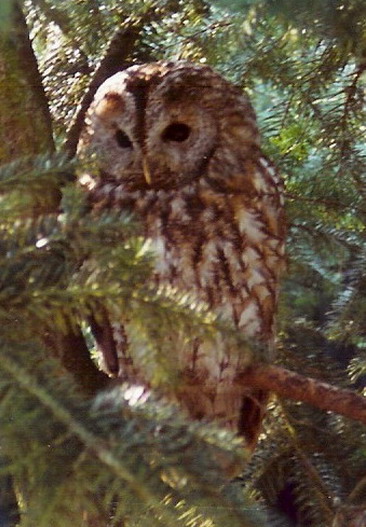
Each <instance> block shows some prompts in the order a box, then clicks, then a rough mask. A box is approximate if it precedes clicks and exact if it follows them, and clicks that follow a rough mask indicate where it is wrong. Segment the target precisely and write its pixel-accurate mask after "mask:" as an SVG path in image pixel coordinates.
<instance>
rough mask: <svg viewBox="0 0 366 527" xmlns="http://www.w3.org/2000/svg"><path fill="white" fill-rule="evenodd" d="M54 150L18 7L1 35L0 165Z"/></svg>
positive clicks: (21, 15) (47, 112) (34, 65)
mask: <svg viewBox="0 0 366 527" xmlns="http://www.w3.org/2000/svg"><path fill="white" fill-rule="evenodd" d="M53 148H54V145H53V138H52V124H51V117H50V113H49V109H48V103H47V99H46V96H45V93H44V90H43V86H42V79H41V76H40V73H39V70H38V66H37V61H36V58H35V55H34V53H33V49H32V46H31V42H30V40H29V34H28V28H27V24H26V21H25V19H24V15H23V13H22V10H21V8H20V6H19V4H18V3H15V4H14V6H13V9H12V13H11V21H10V28H9V30H8V31H6V32H3V33H2V34H0V164H1V163H7V162H10V161H12V160H14V159H16V158H19V157H22V156H28V155H32V154H37V153H40V152H45V151H52V150H53Z"/></svg>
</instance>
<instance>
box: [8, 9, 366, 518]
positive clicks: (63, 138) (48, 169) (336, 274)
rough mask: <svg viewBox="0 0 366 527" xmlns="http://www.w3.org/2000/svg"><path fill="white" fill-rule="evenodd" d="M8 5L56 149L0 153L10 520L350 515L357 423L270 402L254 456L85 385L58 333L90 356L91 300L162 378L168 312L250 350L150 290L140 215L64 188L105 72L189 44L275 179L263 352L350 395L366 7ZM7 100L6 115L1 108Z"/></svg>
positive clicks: (360, 249) (363, 307)
mask: <svg viewBox="0 0 366 527" xmlns="http://www.w3.org/2000/svg"><path fill="white" fill-rule="evenodd" d="M18 4H19V2H16V1H15V0H14V1H10V0H7V1H3V3H2V4H1V6H0V16H2V17H3V18H2V23H1V25H0V30H1V31H2V34H3V35H9V32H10V35H12V33H11V31H12V23H13V22H12V18H11V10H12V9H13V8H14V6H15V5H18ZM21 4H22V5H21V7H22V9H23V12H24V15H25V17H26V21H27V24H28V28H29V33H30V36H31V38H32V45H33V50H34V51H35V56H36V60H37V64H38V68H39V70H40V72H41V74H42V78H43V87H44V90H45V93H46V96H47V99H48V102H49V107H50V111H51V114H52V125H53V134H54V137H53V139H54V142H55V145H56V150H57V152H58V153H56V154H52V153H50V152H49V151H48V152H42V151H40V152H39V153H38V155H34V151H29V155H26V152H23V151H22V152H21V154H22V155H21V157H20V158H19V157H18V156H17V155H16V152H14V153H13V155H12V157H11V158H10V159H9V157H6V158H4V159H1V160H0V161H1V167H0V200H1V201H0V247H1V251H0V269H1V272H0V328H1V330H0V394H1V395H0V428H1V439H0V446H1V459H0V466H1V469H0V477H1V478H2V483H1V491H2V492H1V493H0V499H1V503H0V520H1V521H2V522H3V524H4V525H9V526H13V525H19V526H20V527H28V526H29V527H35V526H37V527H42V526H44V527H46V526H50V525H52V527H53V526H55V527H57V526H62V527H65V526H68V525H70V526H71V525H73V526H74V525H75V526H79V525H80V526H83V525H85V526H92V527H99V526H107V525H110V526H124V527H138V526H139V527H140V526H141V527H146V526H148V525H149V526H150V525H153V526H155V525H156V526H159V527H160V526H162V527H165V526H168V525H169V526H171V525H178V526H187V527H188V526H190V527H191V526H192V527H206V526H207V527H209V526H220V527H225V526H228V527H229V526H230V527H236V526H238V527H239V526H240V527H245V526H248V527H254V526H256V527H260V526H265V525H266V526H277V527H280V526H290V527H307V526H310V527H340V526H341V525H342V526H346V525H347V526H357V527H360V526H361V525H364V523H362V522H363V521H366V520H365V508H366V506H365V500H366V480H365V466H366V453H365V452H366V450H365V444H366V443H365V431H364V430H363V429H362V427H361V426H360V425H359V424H357V423H354V422H351V421H349V420H346V419H345V418H341V417H339V416H336V415H334V414H330V413H327V412H323V411H319V410H316V409H314V408H312V407H309V406H307V405H305V404H300V403H294V402H289V401H286V400H280V399H278V398H273V401H272V403H271V408H270V411H269V412H268V416H267V418H266V422H265V427H264V433H263V436H262V439H261V441H260V444H259V446H258V448H257V450H256V452H255V455H254V457H253V458H252V459H251V461H250V462H249V463H248V462H247V460H246V454H245V450H244V449H243V447H242V444H241V442H240V441H239V440H237V439H236V438H234V437H232V436H231V435H230V434H229V433H228V432H226V431H222V430H220V429H219V428H217V427H214V426H211V425H210V426H207V425H205V424H204V423H202V424H197V423H195V424H192V423H188V422H187V420H185V418H184V417H183V416H181V415H180V414H179V411H178V410H177V409H176V408H174V407H172V406H168V405H167V404H166V403H165V402H164V401H162V400H160V399H159V398H158V397H157V396H155V395H153V394H147V393H142V392H141V390H139V389H138V388H136V387H120V386H115V387H114V388H111V387H110V386H109V387H107V388H106V384H107V385H108V380H107V382H106V379H105V376H103V375H102V374H100V375H101V376H100V377H98V376H97V375H96V374H95V373H93V374H90V375H94V374H95V375H96V377H95V379H96V381H95V384H93V382H94V381H93V382H92V381H91V379H94V377H88V374H87V373H86V372H85V371H84V370H83V367H84V366H83V364H81V365H80V364H79V365H76V366H75V365H74V363H73V362H72V361H73V360H74V358H75V355H77V353H79V351H80V350H75V353H74V354H73V351H74V350H73V349H71V350H70V349H69V348H68V347H67V345H66V343H67V342H69V341H68V340H67V338H68V337H69V336H70V335H76V334H77V332H80V328H81V331H82V333H83V336H84V340H85V341H86V342H87V345H88V350H86V351H87V353H88V354H89V353H90V354H91V356H92V357H93V360H94V361H95V362H97V361H98V356H97V352H96V350H95V349H94V342H93V339H92V337H91V333H90V329H89V325H90V320H91V317H94V318H96V320H97V321H100V322H101V323H102V322H103V319H104V318H103V317H104V316H105V313H106V312H109V313H112V314H113V315H114V316H122V315H126V314H128V319H129V321H130V322H129V328H128V329H129V333H130V335H131V343H132V346H133V353H135V354H136V355H137V356H138V357H139V360H140V363H141V364H142V365H143V367H146V368H149V369H153V371H154V373H155V375H154V379H155V384H156V386H159V385H160V384H162V383H163V382H167V380H168V379H169V380H170V382H174V360H172V353H173V351H172V342H171V341H170V340H169V339H167V338H166V336H167V335H169V334H171V328H172V327H174V328H175V330H176V331H181V332H182V333H183V332H184V333H185V334H186V335H187V338H188V337H189V335H192V334H194V335H197V334H204V335H205V338H213V339H214V338H216V337H217V335H218V334H221V335H224V338H228V339H229V338H230V339H236V340H237V343H238V345H240V346H242V349H243V352H244V353H258V350H254V351H249V349H248V343H246V342H244V341H243V339H241V337H240V335H235V333H234V332H233V331H232V330H231V328H229V327H225V326H223V325H222V324H221V323H220V321H218V320H216V319H215V317H214V316H213V315H212V314H211V313H210V312H209V311H208V310H207V309H206V307H205V306H204V305H198V304H197V302H195V300H194V299H192V298H189V297H187V296H185V295H178V294H177V293H176V292H175V291H171V290H155V289H154V288H152V287H151V286H150V285H149V284H150V282H149V275H150V271H151V267H152V256H151V254H150V252H149V245H148V243H147V242H146V240H143V239H141V238H140V237H139V236H138V229H136V225H135V222H134V219H133V218H131V217H129V216H127V215H126V214H124V213H116V212H115V211H114V212H110V213H108V214H107V213H106V214H104V215H102V216H99V217H95V216H93V215H92V214H90V212H89V211H88V208H87V204H86V202H85V197H84V195H83V193H82V192H81V191H80V190H78V189H77V188H75V184H74V179H75V174H77V173H78V172H79V173H80V172H82V171H83V170H85V167H81V166H79V165H78V161H76V160H75V159H70V158H72V154H73V151H74V147H75V138H77V133H78V129H79V128H78V127H79V124H80V123H79V122H78V119H79V121H81V120H82V117H83V107H85V105H87V103H88V100H89V101H90V97H92V96H93V93H94V91H95V89H96V87H97V85H98V83H99V84H100V83H101V82H102V81H103V80H104V78H106V77H108V76H109V75H111V74H113V73H114V72H115V71H118V70H119V69H122V68H125V67H127V66H129V65H132V64H134V63H141V62H147V61H151V60H160V59H179V58H184V59H189V60H193V61H202V62H207V63H209V64H210V65H212V66H213V67H215V68H216V69H217V70H219V71H221V72H222V73H223V74H224V75H225V76H226V77H227V78H228V79H230V80H232V81H233V82H235V83H237V84H238V85H240V86H243V88H245V89H246V90H247V91H248V93H249V95H250V97H251V98H252V101H253V104H254V106H255V108H256V110H257V113H258V121H259V125H260V128H261V130H262V134H263V140H264V144H265V150H266V151H267V153H268V155H269V156H270V157H271V158H272V159H273V160H275V162H276V164H277V165H278V167H279V169H280V171H281V173H282V175H283V177H284V179H285V183H286V195H287V196H286V197H287V216H288V222H289V239H288V259H289V269H288V273H287V277H286V279H285V280H284V284H283V294H282V299H281V306H280V314H279V321H278V330H279V344H278V348H279V352H278V355H279V356H278V362H279V363H281V364H283V365H285V366H287V367H288V368H289V369H292V370H294V371H299V372H301V373H305V374H306V375H309V376H313V377H317V378H319V379H323V380H325V381H327V382H331V383H332V384H335V385H338V386H352V387H353V388H354V389H358V390H360V391H362V389H363V387H364V385H365V375H366V354H365V349H366V332H365V323H364V321H365V313H366V293H365V291H366V289H365V283H366V277H365V262H366V251H365V227H366V206H365V203H364V202H365V195H366V179H365V178H366V176H365V174H366V170H365V169H366V157H365V154H366V152H365V146H364V134H365V103H364V90H365V70H366V62H365V61H366V58H365V57H366V51H365V50H366V27H365V14H366V13H365V10H366V8H365V5H364V2H363V0H348V1H341V0H335V1H331V0H329V1H328V0H327V1H322V0H313V1H311V2H307V3H306V7H305V3H304V2H300V1H298V0H283V1H282V0H278V1H272V0H262V1H258V0H250V1H249V0H237V1H236V2H235V3H234V4H233V3H232V2H230V3H229V2H226V0H218V1H217V2H212V3H211V2H210V3H209V2H205V1H203V0H187V1H185V2H181V1H179V0H149V1H148V2H146V1H141V2H139V1H138V2H136V1H133V0H130V1H125V2H120V1H118V0H108V1H107V0H106V1H103V2H102V1H100V0H87V1H86V0H85V1H80V2H73V1H71V0H58V1H56V0H25V1H24V2H23V3H21ZM19 5H20V4H19ZM4 38H5V37H4ZM1 42H2V40H1V39H0V59H1ZM0 65H1V60H0ZM28 89H29V90H32V87H31V86H29V87H28ZM0 95H1V86H0ZM0 101H1V96H0ZM6 111H13V110H11V109H7V108H5V106H4V105H3V103H2V102H1V104H0V112H1V113H3V114H4V112H6ZM28 121H29V120H27V122H28ZM9 123H10V124H8V126H16V125H15V124H12V123H14V122H13V121H12V120H9ZM11 132H12V133H11V134H10V136H13V135H14V134H15V132H16V130H11ZM26 132H27V133H26V135H27V136H28V133H29V130H27V131H26ZM51 139H52V138H48V143H50V140H51ZM41 143H42V141H41ZM43 144H47V140H45V141H43ZM65 145H66V147H65ZM92 169H93V167H88V170H92ZM73 342H75V341H73ZM70 357H71V358H70ZM91 364H92V368H94V366H93V363H91ZM73 366H75V367H73ZM78 367H79V368H80V370H78ZM94 369H95V371H98V370H97V368H94ZM83 371H84V373H83ZM93 371H94V370H93ZM238 468H239V469H240V468H241V476H240V477H239V478H237V479H236V480H234V481H233V479H232V476H233V474H237V473H238ZM352 522H353V523H352Z"/></svg>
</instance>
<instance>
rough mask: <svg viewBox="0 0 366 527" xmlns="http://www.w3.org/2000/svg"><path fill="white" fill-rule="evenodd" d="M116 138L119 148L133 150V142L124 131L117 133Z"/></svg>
mask: <svg viewBox="0 0 366 527" xmlns="http://www.w3.org/2000/svg"><path fill="white" fill-rule="evenodd" d="M115 138H116V141H117V143H118V146H120V147H121V148H132V142H131V140H130V138H129V137H128V135H127V134H125V133H124V132H122V130H117V132H116V133H115Z"/></svg>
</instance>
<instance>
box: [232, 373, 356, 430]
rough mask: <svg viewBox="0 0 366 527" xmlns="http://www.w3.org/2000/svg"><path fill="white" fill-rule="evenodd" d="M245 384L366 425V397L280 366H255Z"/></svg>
mask: <svg viewBox="0 0 366 527" xmlns="http://www.w3.org/2000/svg"><path fill="white" fill-rule="evenodd" d="M241 380H242V381H243V383H245V385H250V386H254V387H256V388H261V389H265V390H269V391H271V392H274V393H276V394H277V395H279V396H280V397H283V398H286V399H293V400H295V401H301V402H304V403H309V404H311V405H313V406H316V407H317V408H320V409H321V410H326V411H330V412H335V413H337V414H340V415H343V416H345V417H348V418H350V419H354V420H356V421H360V422H361V423H364V424H366V397H363V396H362V395H359V394H357V393H355V392H354V391H352V390H346V389H342V388H338V387H336V386H331V385H330V384H327V383H325V382H322V381H320V380H318V379H313V378H311V377H305V376H304V375H300V374H299V373H295V372H292V371H289V370H286V369H285V368H282V367H280V366H272V365H264V364H259V365H255V366H251V367H250V368H248V370H247V371H246V372H245V373H244V374H243V376H242V377H241Z"/></svg>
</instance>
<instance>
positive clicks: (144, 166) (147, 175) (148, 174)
mask: <svg viewBox="0 0 366 527" xmlns="http://www.w3.org/2000/svg"><path fill="white" fill-rule="evenodd" d="M142 170H143V172H144V178H145V181H146V183H147V184H148V185H151V183H152V181H151V172H150V168H149V165H148V163H147V161H146V159H145V158H144V159H143V160H142Z"/></svg>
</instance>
